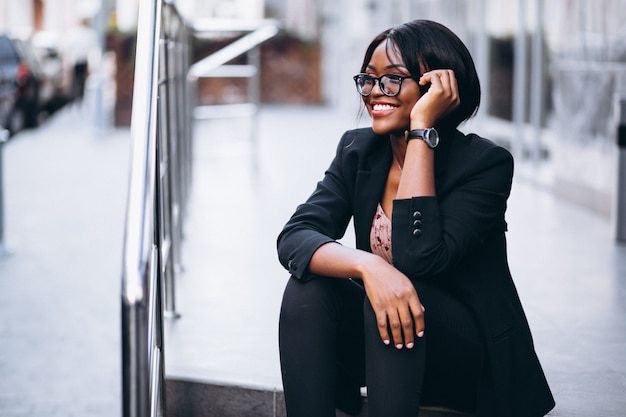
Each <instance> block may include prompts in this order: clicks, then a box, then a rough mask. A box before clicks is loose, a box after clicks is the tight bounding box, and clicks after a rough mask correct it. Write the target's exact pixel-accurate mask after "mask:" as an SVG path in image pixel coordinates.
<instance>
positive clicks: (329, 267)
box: [309, 242, 384, 279]
mask: <svg viewBox="0 0 626 417" xmlns="http://www.w3.org/2000/svg"><path fill="white" fill-rule="evenodd" d="M379 261H382V262H384V260H383V259H382V258H380V257H378V256H376V255H374V254H371V253H369V252H366V251H363V250H359V249H354V248H349V247H346V246H343V245H341V244H339V243H335V242H329V243H326V244H324V245H322V246H320V247H319V248H318V249H317V250H316V251H315V253H314V254H313V256H312V257H311V262H310V264H309V271H310V272H312V273H314V274H317V275H323V276H328V277H336V278H360V279H363V277H364V276H365V271H366V270H367V269H368V265H371V264H372V263H373V262H379Z"/></svg>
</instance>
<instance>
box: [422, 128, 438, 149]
mask: <svg viewBox="0 0 626 417" xmlns="http://www.w3.org/2000/svg"><path fill="white" fill-rule="evenodd" d="M425 133H426V135H425V138H424V139H425V140H426V143H428V146H430V147H431V148H434V147H436V146H437V145H438V144H439V133H437V131H436V130H435V129H426V132H425Z"/></svg>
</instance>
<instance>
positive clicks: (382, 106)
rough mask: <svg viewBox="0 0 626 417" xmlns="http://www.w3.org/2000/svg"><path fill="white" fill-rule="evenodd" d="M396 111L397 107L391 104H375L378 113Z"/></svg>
mask: <svg viewBox="0 0 626 417" xmlns="http://www.w3.org/2000/svg"><path fill="white" fill-rule="evenodd" d="M391 109H395V106H391V105H389V104H374V110H376V111H385V110H391Z"/></svg>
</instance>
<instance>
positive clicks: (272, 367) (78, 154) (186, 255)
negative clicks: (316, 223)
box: [0, 107, 626, 417]
mask: <svg viewBox="0 0 626 417" xmlns="http://www.w3.org/2000/svg"><path fill="white" fill-rule="evenodd" d="M356 113H357V112H356V111H355V112H354V114H348V115H342V114H337V112H336V111H333V110H331V109H324V108H298V107H285V108H283V107H268V108H264V109H262V111H261V113H260V118H259V124H258V126H257V127H256V128H255V129H251V126H250V123H249V121H247V120H238V119H226V120H221V121H212V122H197V123H196V125H195V130H196V135H195V149H194V164H195V165H194V180H193V181H194V182H193V188H192V195H191V200H190V204H189V213H188V216H187V220H186V225H185V231H186V238H185V242H184V247H183V253H182V255H183V263H184V267H185V271H184V272H183V273H182V274H180V275H179V276H178V278H177V288H176V290H177V300H176V301H177V306H178V308H177V309H178V310H179V312H180V313H181V317H180V318H179V319H176V320H169V321H168V322H167V325H166V340H165V343H166V345H165V349H166V351H165V354H166V370H167V373H168V375H169V376H172V377H177V378H189V379H196V380H206V381H221V382H226V383H231V384H240V385H245V386H253V387H261V388H270V389H271V388H280V372H279V369H278V353H277V343H276V333H277V330H276V322H277V315H278V309H279V303H280V298H281V295H282V288H283V285H284V283H285V281H286V279H287V274H286V272H285V271H283V270H282V268H281V267H280V265H279V264H278V261H277V260H276V254H275V238H276V235H277V233H278V231H279V230H280V228H281V227H282V225H283V224H284V222H285V221H286V220H287V218H288V216H289V215H290V214H291V212H292V211H293V209H294V208H295V206H296V204H298V203H299V202H301V201H303V200H304V199H305V198H306V197H307V196H308V194H309V193H310V192H311V190H312V189H313V186H314V183H315V181H317V180H318V179H319V178H320V176H321V174H322V171H323V170H324V169H325V168H326V166H327V165H328V163H329V162H330V158H331V157H332V155H333V153H334V150H335V144H336V142H337V140H338V138H339V134H340V133H341V132H342V131H343V130H345V129H348V128H351V127H355V126H356V125H357V124H358V122H357V117H356ZM129 150H130V148H129V132H128V130H126V129H121V130H109V131H107V132H105V133H100V134H96V133H95V131H94V130H93V129H92V128H91V127H90V126H89V117H88V115H87V114H86V113H85V112H81V111H80V110H79V109H76V108H73V109H65V110H63V111H61V112H60V113H58V114H57V115H55V116H54V117H53V118H52V119H51V120H48V121H47V122H46V123H45V124H44V125H43V126H41V127H40V128H39V129H36V130H32V131H26V132H23V133H21V134H19V135H17V136H16V137H15V138H14V139H13V140H12V141H11V142H9V143H8V144H7V145H5V146H4V154H3V157H4V158H3V159H4V188H5V190H4V191H5V193H4V199H5V219H4V220H5V244H6V247H7V248H8V249H9V250H10V252H11V255H10V256H7V257H3V258H1V259H0V341H1V346H2V349H0V375H2V378H0V416H9V417H26V416H28V417H40V416H41V417H43V416H46V417H49V416H53V417H54V416H97V417H100V416H115V415H120V361H121V359H120V334H119V333H120V332H119V328H120V327H119V311H120V303H119V294H120V271H121V243H122V229H123V219H124V208H125V203H126V191H127V190H126V187H127V172H128V160H129ZM532 172H533V169H532V167H531V168H529V167H524V166H523V164H519V169H518V176H517V178H516V180H515V183H514V188H513V194H512V197H511V199H510V205H509V206H510V208H509V212H508V221H509V228H510V232H509V249H510V250H509V252H510V263H511V268H512V271H513V274H514V278H515V279H516V282H517V285H518V288H519V292H520V294H521V297H522V301H523V303H524V305H525V307H526V310H527V314H528V317H529V321H530V323H531V327H532V328H533V330H534V335H535V343H536V346H537V351H538V353H539V356H540V358H541V359H542V362H543V364H544V367H545V370H546V373H547V376H548V379H549V381H550V383H551V385H552V388H553V390H554V393H555V396H556V399H557V402H558V405H557V408H556V409H555V411H554V412H553V413H552V415H554V416H575V417H578V416H596V417H618V416H622V415H623V414H624V410H626V396H625V395H624V392H626V357H625V356H624V353H623V352H625V351H626V321H625V320H624V317H626V247H624V246H620V245H617V244H615V243H614V239H613V232H612V224H611V222H610V221H608V220H607V219H604V218H602V217H599V216H597V215H595V214H594V213H591V212H589V211H586V210H584V209H580V208H578V207H577V206H573V205H571V204H569V203H567V202H564V201H561V200H559V199H557V198H555V197H554V196H553V195H552V194H551V193H550V192H549V191H548V189H547V188H546V186H545V183H542V184H541V185H538V184H537V183H536V182H534V181H531V180H530V178H532V175H531V173H532ZM346 241H349V237H347V238H346Z"/></svg>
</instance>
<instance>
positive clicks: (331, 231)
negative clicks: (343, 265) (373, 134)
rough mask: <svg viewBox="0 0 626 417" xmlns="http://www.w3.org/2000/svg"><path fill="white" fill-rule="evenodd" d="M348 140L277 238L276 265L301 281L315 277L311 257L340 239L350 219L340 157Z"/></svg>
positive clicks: (341, 142)
mask: <svg viewBox="0 0 626 417" xmlns="http://www.w3.org/2000/svg"><path fill="white" fill-rule="evenodd" d="M350 137H351V135H349V132H346V133H345V134H344V135H343V137H342V139H341V140H340V142H339V145H338V147H337V151H336V155H335V158H334V159H333V161H332V162H331V164H330V166H329V168H328V169H327V170H326V172H325V174H324V178H323V179H322V180H321V181H320V182H318V183H317V187H316V188H315V191H314V192H313V193H312V194H311V196H310V197H309V198H308V199H307V201H306V202H305V203H304V204H301V205H299V206H298V207H297V208H296V211H295V213H294V214H293V215H292V216H291V218H290V219H289V221H288V222H287V224H286V225H285V227H284V228H283V230H282V231H281V233H280V234H279V236H278V239H277V249H278V259H279V261H280V263H281V264H282V265H283V267H285V269H287V270H288V271H289V273H291V275H292V276H294V277H295V278H298V279H300V280H303V281H308V280H310V279H312V278H313V277H314V276H315V274H312V273H310V272H309V268H308V267H309V262H310V260H311V257H312V256H313V253H314V252H315V251H316V250H317V249H318V248H319V247H320V246H322V245H324V244H325V243H328V242H334V241H337V240H338V239H341V238H342V237H343V236H344V234H345V232H346V229H347V227H348V224H349V222H350V219H351V218H352V213H353V212H352V204H351V201H352V198H351V193H350V192H349V189H348V188H349V187H348V186H347V184H346V181H345V177H344V172H343V165H344V161H343V154H344V150H345V148H346V144H347V143H349V141H350Z"/></svg>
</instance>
